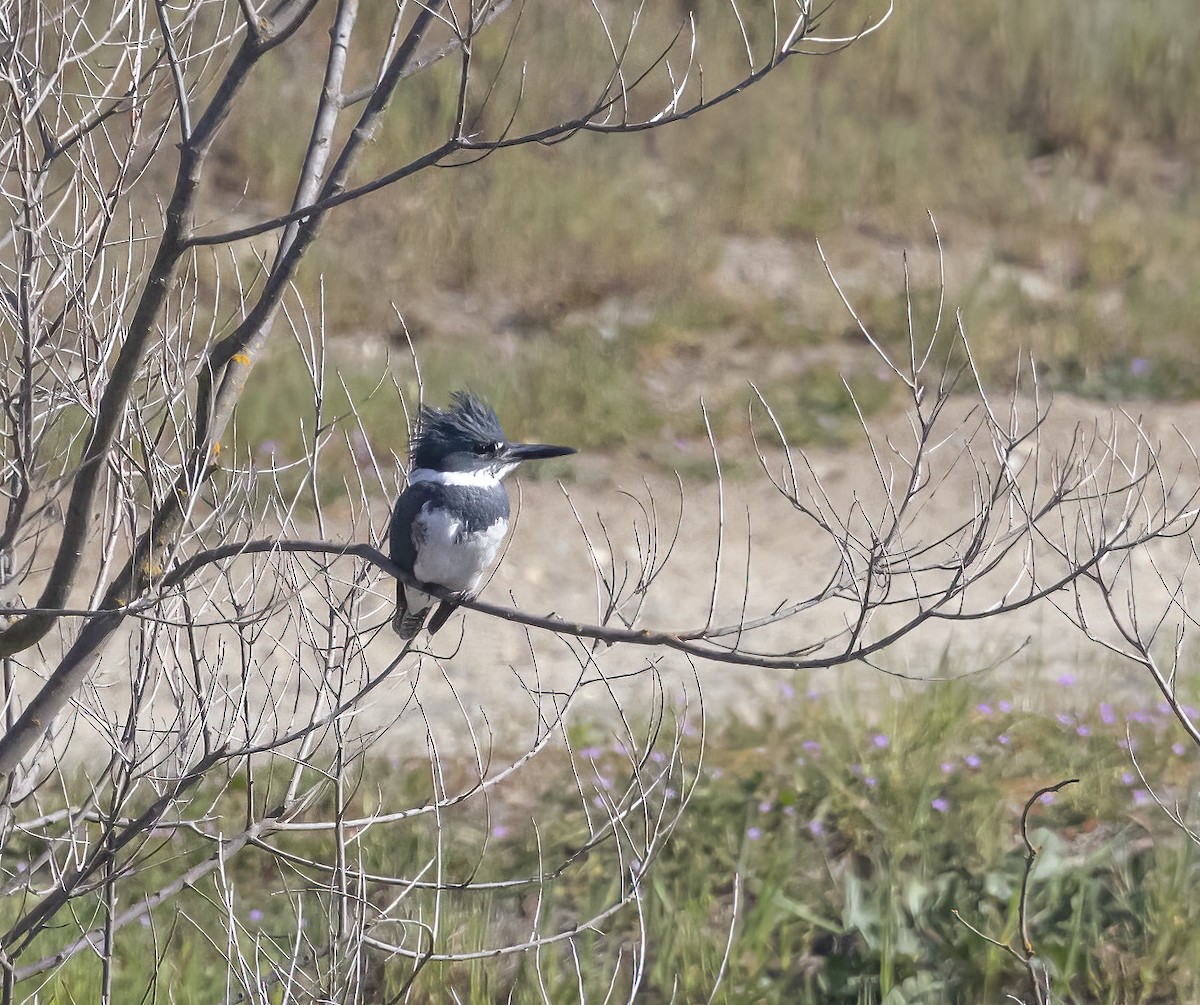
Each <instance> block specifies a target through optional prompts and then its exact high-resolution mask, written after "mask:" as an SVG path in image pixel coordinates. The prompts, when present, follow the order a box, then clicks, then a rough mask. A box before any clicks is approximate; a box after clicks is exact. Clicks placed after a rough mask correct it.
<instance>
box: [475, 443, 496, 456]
mask: <svg viewBox="0 0 1200 1005" xmlns="http://www.w3.org/2000/svg"><path fill="white" fill-rule="evenodd" d="M475 453H476V454H477V455H478V456H479V457H495V456H496V455H497V454H498V453H500V444H499V443H476V444H475Z"/></svg>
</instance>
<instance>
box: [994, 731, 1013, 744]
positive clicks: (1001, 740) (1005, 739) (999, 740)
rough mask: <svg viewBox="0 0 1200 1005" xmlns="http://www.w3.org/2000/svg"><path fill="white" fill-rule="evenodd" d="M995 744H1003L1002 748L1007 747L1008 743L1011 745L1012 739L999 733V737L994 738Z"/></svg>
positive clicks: (1005, 734)
mask: <svg viewBox="0 0 1200 1005" xmlns="http://www.w3.org/2000/svg"><path fill="white" fill-rule="evenodd" d="M996 742H997V743H1000V744H1003V745H1004V746H1006V747H1007V746H1008V745H1009V744H1010V743H1012V737H1011V736H1009V735H1008V734H1007V733H1001V734H1000V735H999V736H997V737H996Z"/></svg>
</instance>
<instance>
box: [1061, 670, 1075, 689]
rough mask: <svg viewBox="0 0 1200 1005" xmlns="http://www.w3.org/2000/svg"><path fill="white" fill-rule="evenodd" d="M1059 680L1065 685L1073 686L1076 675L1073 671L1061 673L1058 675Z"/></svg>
mask: <svg viewBox="0 0 1200 1005" xmlns="http://www.w3.org/2000/svg"><path fill="white" fill-rule="evenodd" d="M1058 682H1059V684H1061V685H1062V686H1063V687H1071V686H1073V685H1074V683H1075V675H1074V674H1073V673H1060V674H1059V675H1058Z"/></svg>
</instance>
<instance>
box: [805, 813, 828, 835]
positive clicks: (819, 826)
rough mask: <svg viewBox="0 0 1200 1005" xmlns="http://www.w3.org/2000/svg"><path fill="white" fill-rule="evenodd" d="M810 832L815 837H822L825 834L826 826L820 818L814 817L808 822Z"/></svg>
mask: <svg viewBox="0 0 1200 1005" xmlns="http://www.w3.org/2000/svg"><path fill="white" fill-rule="evenodd" d="M808 832H809V833H810V834H811V835H812V836H813V837H820V836H821V835H822V834H824V833H825V824H824V823H823V822H822V821H821V819H820V818H819V817H813V819H811V820H810V821H809V822H808Z"/></svg>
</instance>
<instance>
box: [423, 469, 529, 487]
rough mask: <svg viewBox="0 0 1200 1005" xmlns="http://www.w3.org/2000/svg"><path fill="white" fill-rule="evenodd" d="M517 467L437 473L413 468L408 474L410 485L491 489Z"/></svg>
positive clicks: (431, 470)
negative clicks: (427, 484)
mask: <svg viewBox="0 0 1200 1005" xmlns="http://www.w3.org/2000/svg"><path fill="white" fill-rule="evenodd" d="M515 467H516V465H515V464H511V465H510V464H505V465H503V466H502V467H499V468H488V469H486V470H483V471H435V470H433V468H413V469H412V470H411V471H410V472H409V473H408V484H409V485H416V484H417V483H418V482H434V483H436V484H438V485H464V486H468V487H470V488H477V489H491V488H495V487H496V486H497V485H499V484H500V479H501V478H503V477H504V476H505V475H506V474H508V473H509V472H510V471H511V470H512V469H513V468H515Z"/></svg>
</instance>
